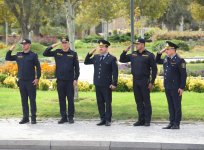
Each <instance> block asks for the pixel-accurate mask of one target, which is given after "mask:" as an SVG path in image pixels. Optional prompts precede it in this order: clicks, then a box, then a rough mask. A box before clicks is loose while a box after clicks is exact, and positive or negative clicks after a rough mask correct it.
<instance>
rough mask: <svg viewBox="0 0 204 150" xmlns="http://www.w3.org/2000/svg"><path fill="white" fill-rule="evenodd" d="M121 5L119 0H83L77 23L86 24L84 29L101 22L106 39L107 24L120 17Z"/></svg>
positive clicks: (121, 2)
mask: <svg viewBox="0 0 204 150" xmlns="http://www.w3.org/2000/svg"><path fill="white" fill-rule="evenodd" d="M121 4H123V1H120V0H103V1H101V0H89V1H88V0H84V1H83V2H82V3H81V6H80V13H79V15H78V17H79V18H78V22H83V23H85V22H86V27H89V26H91V25H94V24H99V23H100V22H102V23H103V27H104V31H105V33H104V38H105V39H107V37H108V23H109V22H110V21H112V20H113V19H115V18H117V17H119V16H120V15H121V10H122V9H120V8H121V7H122V5H121ZM90 22H91V23H90Z"/></svg>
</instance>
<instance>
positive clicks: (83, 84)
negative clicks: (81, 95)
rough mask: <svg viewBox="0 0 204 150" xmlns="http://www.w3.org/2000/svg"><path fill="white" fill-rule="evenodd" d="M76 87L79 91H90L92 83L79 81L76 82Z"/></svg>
mask: <svg viewBox="0 0 204 150" xmlns="http://www.w3.org/2000/svg"><path fill="white" fill-rule="evenodd" d="M78 89H79V91H82V92H87V91H91V89H92V85H91V84H89V83H88V82H86V81H79V82H78Z"/></svg>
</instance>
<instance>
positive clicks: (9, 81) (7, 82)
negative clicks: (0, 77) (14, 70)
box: [3, 76, 17, 88]
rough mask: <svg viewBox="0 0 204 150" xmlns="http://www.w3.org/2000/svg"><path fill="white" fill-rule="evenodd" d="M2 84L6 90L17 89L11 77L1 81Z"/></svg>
mask: <svg viewBox="0 0 204 150" xmlns="http://www.w3.org/2000/svg"><path fill="white" fill-rule="evenodd" d="M3 84H4V86H5V87H8V88H16V87H17V84H16V77H12V76H8V77H6V79H5V80H4V81H3Z"/></svg>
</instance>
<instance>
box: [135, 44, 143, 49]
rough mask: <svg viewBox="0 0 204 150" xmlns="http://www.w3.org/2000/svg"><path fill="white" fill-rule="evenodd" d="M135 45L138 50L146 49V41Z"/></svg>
mask: <svg viewBox="0 0 204 150" xmlns="http://www.w3.org/2000/svg"><path fill="white" fill-rule="evenodd" d="M135 46H136V50H142V49H144V43H136V44H135Z"/></svg>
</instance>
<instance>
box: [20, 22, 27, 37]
mask: <svg viewBox="0 0 204 150" xmlns="http://www.w3.org/2000/svg"><path fill="white" fill-rule="evenodd" d="M21 32H22V33H21V34H22V38H23V39H25V38H29V30H28V28H27V25H24V24H22V25H21Z"/></svg>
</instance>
